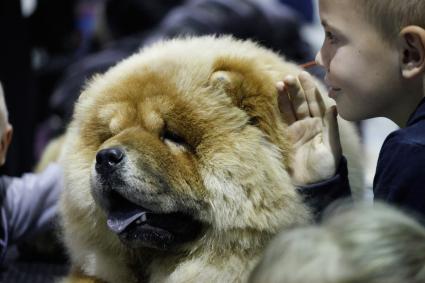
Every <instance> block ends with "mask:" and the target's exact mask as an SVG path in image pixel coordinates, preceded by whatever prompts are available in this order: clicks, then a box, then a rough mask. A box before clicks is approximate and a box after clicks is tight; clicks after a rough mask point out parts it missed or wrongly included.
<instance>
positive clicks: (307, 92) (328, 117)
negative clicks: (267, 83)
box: [276, 72, 342, 186]
mask: <svg viewBox="0 0 425 283" xmlns="http://www.w3.org/2000/svg"><path fill="white" fill-rule="evenodd" d="M276 87H277V89H278V93H279V98H278V99H279V109H280V112H281V114H282V117H283V119H284V120H285V122H287V123H288V131H289V136H290V138H291V140H292V142H293V145H294V154H293V156H292V160H291V161H290V168H289V169H290V174H291V177H292V182H293V183H294V184H295V185H298V186H303V185H307V184H311V183H316V182H319V181H323V180H325V179H328V178H330V177H332V176H334V175H335V173H336V169H337V168H338V165H339V164H338V163H339V161H340V159H341V154H342V153H341V143H340V139H339V132H338V124H337V119H336V116H337V111H336V107H335V106H332V107H330V108H328V109H327V108H326V106H325V103H324V101H323V98H322V96H321V94H320V92H319V90H318V88H317V86H316V85H315V83H314V81H313V79H312V77H311V76H310V74H308V73H307V72H302V73H301V74H300V75H299V76H298V80H297V79H296V78H295V77H293V76H288V77H286V78H285V79H284V80H283V82H278V83H277V85H276Z"/></svg>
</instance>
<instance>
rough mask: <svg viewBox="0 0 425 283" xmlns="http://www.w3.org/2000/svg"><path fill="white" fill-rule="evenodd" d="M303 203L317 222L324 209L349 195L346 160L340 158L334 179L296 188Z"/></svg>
mask: <svg viewBox="0 0 425 283" xmlns="http://www.w3.org/2000/svg"><path fill="white" fill-rule="evenodd" d="M298 192H299V193H300V194H301V195H302V196H303V197H304V201H305V202H306V204H307V205H308V206H309V207H310V208H311V210H312V212H313V215H314V218H315V219H316V220H319V219H320V217H321V215H322V212H323V211H324V210H325V208H326V207H327V206H328V205H329V204H331V203H332V202H333V201H334V200H337V199H342V198H345V197H349V196H350V195H351V191H350V184H349V182H348V170H347V160H346V159H345V157H342V158H341V161H340V162H339V167H338V170H337V172H336V174H335V176H334V177H332V178H330V179H328V180H326V181H323V182H320V183H315V184H312V185H308V186H304V187H300V188H298Z"/></svg>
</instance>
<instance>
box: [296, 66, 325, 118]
mask: <svg viewBox="0 0 425 283" xmlns="http://www.w3.org/2000/svg"><path fill="white" fill-rule="evenodd" d="M299 81H300V84H301V87H302V88H303V89H304V93H305V96H306V99H307V105H308V107H309V110H310V113H311V116H313V117H323V116H324V115H325V112H326V106H325V102H324V101H323V98H322V95H321V94H320V91H319V89H318V88H317V86H316V84H315V83H314V81H313V78H312V77H311V75H310V74H309V73H307V72H305V71H304V72H302V73H301V74H300V75H299Z"/></svg>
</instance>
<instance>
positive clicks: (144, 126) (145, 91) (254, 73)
mask: <svg viewBox="0 0 425 283" xmlns="http://www.w3.org/2000/svg"><path fill="white" fill-rule="evenodd" d="M299 72H300V69H299V68H298V67H296V66H295V65H294V64H291V63H288V62H286V61H285V60H284V59H283V58H282V57H280V56H278V55H277V54H275V53H273V52H271V51H269V50H267V49H265V48H262V47H260V46H258V45H257V44H255V43H253V42H250V41H237V40H234V39H233V38H231V37H220V38H216V37H199V38H186V39H176V40H171V41H166V42H161V43H158V44H155V45H153V46H151V47H149V48H145V49H143V50H141V51H140V52H139V53H137V54H135V55H133V56H131V57H129V58H128V59H126V60H124V61H122V62H120V63H119V64H118V65H116V66H115V67H113V68H111V69H110V70H109V71H108V72H106V73H105V74H104V75H99V76H97V77H95V78H94V79H93V80H92V81H91V82H90V83H89V84H88V86H87V87H86V89H85V91H84V92H83V93H82V94H81V96H80V98H79V100H78V102H77V104H76V108H75V114H74V118H73V121H72V123H71V125H70V127H69V130H68V132H67V136H66V139H65V143H64V150H63V151H62V157H61V160H62V164H63V166H64V170H65V178H66V188H65V191H64V193H63V196H62V199H61V215H62V225H63V229H64V236H65V243H66V245H67V247H68V249H69V253H70V256H71V261H72V266H73V269H72V270H73V271H72V273H71V274H70V276H69V277H68V278H66V279H64V282H110V283H121V282H243V281H245V280H246V279H247V277H248V275H249V272H250V271H251V269H252V268H253V267H254V265H255V264H256V263H257V261H258V260H259V258H260V256H261V254H262V251H263V248H264V246H265V244H266V243H267V242H268V241H269V239H270V238H271V237H273V235H275V234H276V233H277V231H278V230H280V229H281V228H282V227H288V226H291V225H295V224H299V223H305V222H307V221H309V220H310V214H309V212H308V210H307V208H306V207H305V205H304V204H303V203H302V200H301V198H300V197H299V196H298V195H297V193H296V191H295V189H294V186H293V185H292V184H291V181H290V178H289V175H288V173H287V168H288V167H287V166H288V159H289V158H290V155H291V144H290V142H289V140H288V138H287V133H286V130H285V129H286V124H285V123H284V121H283V120H282V118H281V116H280V114H279V110H278V107H277V92H276V89H275V82H276V81H278V80H280V79H281V78H282V77H283V76H284V75H286V74H297V73H299ZM340 126H341V129H340V133H341V135H342V137H343V147H344V154H345V155H346V156H347V157H348V160H349V166H350V169H349V170H350V172H351V173H352V174H353V176H351V183H352V186H353V187H355V190H357V191H358V189H360V188H361V187H362V178H361V169H360V168H361V167H360V163H359V162H358V157H357V159H356V156H359V155H360V153H359V150H360V146H359V142H358V137H357V135H356V133H355V130H354V128H353V127H352V126H351V125H349V124H348V123H346V122H343V121H340ZM164 129H166V130H170V131H172V132H174V133H176V134H178V135H179V136H181V137H183V138H184V142H176V141H175V140H170V139H167V138H166V137H164V136H163V133H164ZM110 147H120V148H122V149H124V151H125V155H126V161H125V170H124V173H123V178H124V179H125V182H126V184H127V185H128V187H129V188H128V189H124V190H123V191H122V193H123V194H124V195H125V196H126V197H127V198H128V199H132V200H134V201H135V202H136V203H137V204H140V205H143V206H144V207H147V208H149V209H151V210H153V211H155V212H157V213H170V212H176V211H180V212H186V213H189V214H190V215H191V216H192V217H193V218H194V219H196V220H198V221H200V222H201V223H202V224H203V229H202V232H201V234H200V235H199V237H197V238H196V240H194V241H190V242H188V243H185V244H182V245H180V246H178V247H176V248H174V249H173V250H172V251H160V250H156V249H150V248H130V247H128V246H127V245H125V244H123V243H122V242H121V241H120V240H119V238H118V237H117V236H116V235H115V234H113V233H112V232H111V231H110V230H109V229H108V228H107V226H106V215H105V212H104V210H102V209H101V208H100V207H99V205H98V204H97V203H96V202H95V200H94V197H93V196H92V190H93V186H96V185H95V184H96V180H97V179H96V178H97V177H96V170H95V169H94V165H95V162H96V154H97V152H98V151H99V150H101V149H104V148H110ZM316 166H320V164H317V165H316ZM93 180H94V181H93ZM164 180H165V181H164ZM164 182H165V183H166V184H167V191H165V190H164V185H163V183H164Z"/></svg>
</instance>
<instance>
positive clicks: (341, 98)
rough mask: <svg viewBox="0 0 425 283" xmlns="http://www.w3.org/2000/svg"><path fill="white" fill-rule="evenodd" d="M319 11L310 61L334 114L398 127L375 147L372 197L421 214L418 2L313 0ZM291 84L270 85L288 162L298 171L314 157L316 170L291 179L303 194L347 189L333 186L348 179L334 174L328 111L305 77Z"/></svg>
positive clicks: (424, 36) (422, 86)
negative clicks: (276, 94)
mask: <svg viewBox="0 0 425 283" xmlns="http://www.w3.org/2000/svg"><path fill="white" fill-rule="evenodd" d="M319 11H320V18H321V22H322V25H323V28H324V30H325V35H326V37H325V40H324V43H323V46H322V48H321V50H320V51H319V53H318V54H317V56H316V62H317V63H318V64H319V65H321V66H322V67H323V68H325V70H326V77H325V81H326V83H327V85H328V87H329V94H328V95H329V97H331V98H333V99H334V100H335V102H336V108H337V109H338V113H339V114H340V115H341V117H342V118H344V119H347V120H350V121H359V120H362V119H367V118H373V117H387V118H389V119H391V120H392V121H394V122H395V123H397V125H398V126H399V127H400V128H401V129H400V130H398V131H395V132H394V133H392V134H390V135H389V136H388V137H387V139H386V140H385V142H384V144H383V146H382V149H381V152H380V156H379V160H378V165H377V170H376V175H375V179H374V188H373V191H374V198H375V200H384V201H387V202H389V203H393V204H395V205H397V206H400V207H403V208H405V209H407V210H410V211H412V212H414V213H416V214H418V216H422V217H423V216H425V171H424V164H425V100H424V99H423V98H424V96H425V1H423V0H409V1H399V0H393V1H390V0H387V1H383V0H356V1H353V0H319ZM298 80H299V84H298V83H297V80H296V79H295V78H294V77H287V78H285V79H284V82H283V83H282V82H280V83H278V85H277V87H278V90H279V91H280V92H281V93H280V94H281V95H280V99H281V101H280V105H281V111H282V113H283V116H284V118H286V120H287V121H288V122H289V123H290V124H291V126H290V127H289V130H290V131H291V133H292V137H293V139H294V141H295V144H296V154H295V156H294V162H295V163H297V168H298V167H300V166H302V165H303V164H307V160H312V159H316V160H320V162H321V164H322V168H321V172H313V173H314V174H311V173H309V172H308V171H307V170H304V172H301V173H298V174H297V175H295V174H293V176H292V177H293V181H294V183H296V184H297V185H299V186H301V187H303V186H304V188H301V189H300V190H301V192H302V193H306V194H307V195H310V194H316V195H319V196H318V197H319V198H320V194H326V190H327V189H326V188H327V187H330V188H339V190H340V191H341V194H342V192H344V191H346V190H348V186H345V185H344V186H341V185H339V184H338V183H341V182H342V184H348V182H346V181H344V180H346V174H345V173H343V174H342V176H339V175H341V174H340V172H339V170H342V171H344V168H341V167H344V166H340V164H339V162H340V160H343V159H341V154H342V153H341V149H340V142H339V136H338V131H337V123H336V118H335V117H336V112H335V109H334V108H330V109H325V106H324V104H323V101H322V100H321V97H320V94H319V93H318V90H317V88H316V87H315V86H314V84H313V82H312V80H311V77H309V75H308V74H306V73H305V72H304V73H302V74H301V75H300V76H299V77H298ZM288 95H289V96H290V97H291V99H289V98H288ZM291 104H292V108H291ZM291 109H294V110H293V111H291ZM303 162H304V163H303ZM337 168H339V170H337ZM331 176H334V177H333V178H332V179H331V180H330V181H326V179H327V178H329V177H331ZM338 176H339V178H335V177H338ZM319 181H321V182H320V183H319V184H316V185H315V184H314V183H317V182H319ZM305 185H309V186H307V187H305ZM314 190H318V192H317V193H315V192H314Z"/></svg>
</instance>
